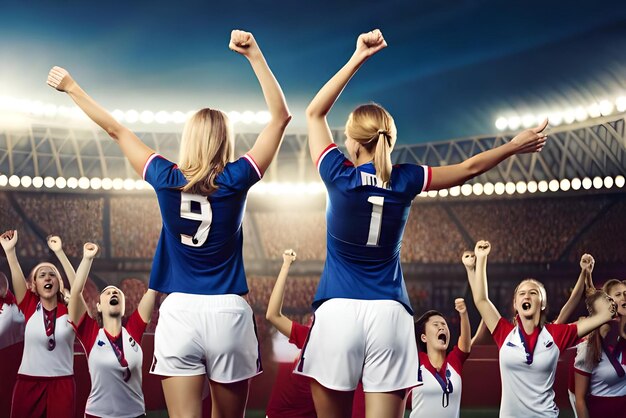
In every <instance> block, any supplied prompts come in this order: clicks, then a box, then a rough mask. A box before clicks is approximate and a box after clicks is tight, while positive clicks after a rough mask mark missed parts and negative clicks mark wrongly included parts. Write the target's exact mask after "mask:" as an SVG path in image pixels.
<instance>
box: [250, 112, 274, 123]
mask: <svg viewBox="0 0 626 418" xmlns="http://www.w3.org/2000/svg"><path fill="white" fill-rule="evenodd" d="M271 119H272V115H271V114H270V112H268V111H267V110H262V111H260V112H256V115H254V121H255V122H256V123H258V124H261V125H264V124H266V123H268V122H269V121H270V120H271Z"/></svg>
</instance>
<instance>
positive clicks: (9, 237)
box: [0, 229, 17, 251]
mask: <svg viewBox="0 0 626 418" xmlns="http://www.w3.org/2000/svg"><path fill="white" fill-rule="evenodd" d="M0 244H2V248H4V251H8V250H11V249H13V248H15V244H17V230H15V229H11V230H9V231H6V232H5V233H4V234H2V235H0Z"/></svg>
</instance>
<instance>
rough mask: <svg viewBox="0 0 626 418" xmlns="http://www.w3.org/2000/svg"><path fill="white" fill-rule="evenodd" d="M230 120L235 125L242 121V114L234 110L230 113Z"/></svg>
mask: <svg viewBox="0 0 626 418" xmlns="http://www.w3.org/2000/svg"><path fill="white" fill-rule="evenodd" d="M228 119H230V122H231V123H232V124H233V125H234V124H235V123H237V122H239V121H241V113H239V112H237V111H236V110H233V111H232V112H228Z"/></svg>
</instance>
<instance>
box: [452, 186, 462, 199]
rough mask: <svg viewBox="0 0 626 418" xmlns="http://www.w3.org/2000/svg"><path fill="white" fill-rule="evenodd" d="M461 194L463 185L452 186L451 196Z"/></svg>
mask: <svg viewBox="0 0 626 418" xmlns="http://www.w3.org/2000/svg"><path fill="white" fill-rule="evenodd" d="M460 195H461V186H454V187H451V188H450V196H454V197H457V196H460Z"/></svg>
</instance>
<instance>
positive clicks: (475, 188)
mask: <svg viewBox="0 0 626 418" xmlns="http://www.w3.org/2000/svg"><path fill="white" fill-rule="evenodd" d="M483 191H484V187H483V185H482V183H474V184H473V185H472V193H474V194H475V195H476V196H480V195H481V194H483Z"/></svg>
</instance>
